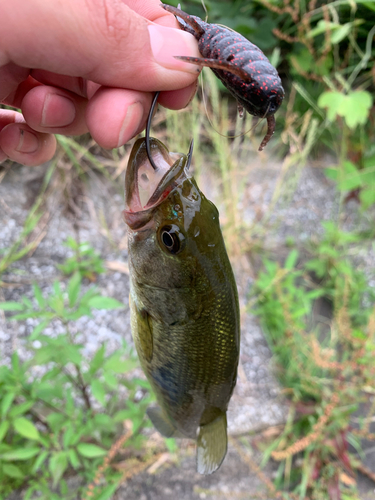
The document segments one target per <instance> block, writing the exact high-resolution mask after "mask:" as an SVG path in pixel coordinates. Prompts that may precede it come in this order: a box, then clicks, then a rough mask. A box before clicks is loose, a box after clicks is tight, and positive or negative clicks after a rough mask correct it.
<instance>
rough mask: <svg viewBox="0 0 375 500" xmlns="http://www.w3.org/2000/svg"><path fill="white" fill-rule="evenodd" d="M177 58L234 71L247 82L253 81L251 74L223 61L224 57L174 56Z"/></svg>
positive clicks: (199, 64) (230, 71)
mask: <svg viewBox="0 0 375 500" xmlns="http://www.w3.org/2000/svg"><path fill="white" fill-rule="evenodd" d="M174 57H175V59H180V61H185V62H188V63H191V64H197V65H198V66H207V67H208V68H214V69H221V70H223V71H228V73H233V74H234V75H236V76H238V77H239V78H241V79H242V80H243V81H245V82H252V81H253V79H252V78H251V77H250V76H249V74H248V73H247V72H246V71H245V70H243V69H242V68H239V67H238V66H235V65H234V64H232V63H230V62H228V61H223V60H222V59H205V58H203V57H188V56H174Z"/></svg>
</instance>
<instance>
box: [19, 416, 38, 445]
mask: <svg viewBox="0 0 375 500" xmlns="http://www.w3.org/2000/svg"><path fill="white" fill-rule="evenodd" d="M13 427H14V429H15V431H16V432H17V433H18V434H20V435H21V436H23V437H25V438H27V439H32V440H36V441H37V440H39V431H38V429H37V428H36V427H35V425H34V424H33V423H32V422H30V420H27V419H26V418H24V417H20V418H17V419H16V420H15V421H14V422H13Z"/></svg>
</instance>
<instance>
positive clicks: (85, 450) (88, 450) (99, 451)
mask: <svg viewBox="0 0 375 500" xmlns="http://www.w3.org/2000/svg"><path fill="white" fill-rule="evenodd" d="M77 451H78V453H79V454H80V455H82V456H83V457H86V458H97V457H104V455H106V454H107V450H104V448H100V446H96V444H90V443H80V444H79V445H78V446H77Z"/></svg>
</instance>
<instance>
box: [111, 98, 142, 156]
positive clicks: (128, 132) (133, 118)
mask: <svg viewBox="0 0 375 500" xmlns="http://www.w3.org/2000/svg"><path fill="white" fill-rule="evenodd" d="M142 120H143V106H142V104H141V103H140V102H135V103H134V104H131V105H130V106H129V107H128V110H127V112H126V115H125V118H124V121H123V122H122V125H121V129H120V133H119V137H118V143H117V147H118V148H119V147H120V146H123V145H124V144H125V143H126V142H128V140H129V139H131V138H132V137H134V136H135V135H136V133H137V132H138V129H139V127H140V126H141V124H142Z"/></svg>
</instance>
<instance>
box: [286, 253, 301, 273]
mask: <svg viewBox="0 0 375 500" xmlns="http://www.w3.org/2000/svg"><path fill="white" fill-rule="evenodd" d="M297 259H298V251H297V250H292V251H291V252H290V254H289V255H288V257H287V259H286V261H285V264H284V268H285V269H288V271H290V270H291V269H293V268H294V267H295V265H296V262H297Z"/></svg>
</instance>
